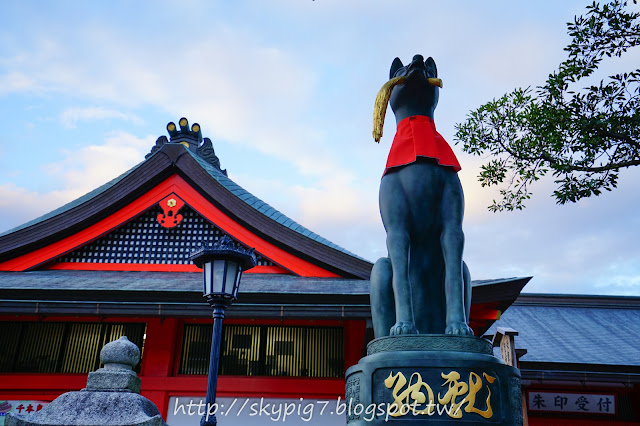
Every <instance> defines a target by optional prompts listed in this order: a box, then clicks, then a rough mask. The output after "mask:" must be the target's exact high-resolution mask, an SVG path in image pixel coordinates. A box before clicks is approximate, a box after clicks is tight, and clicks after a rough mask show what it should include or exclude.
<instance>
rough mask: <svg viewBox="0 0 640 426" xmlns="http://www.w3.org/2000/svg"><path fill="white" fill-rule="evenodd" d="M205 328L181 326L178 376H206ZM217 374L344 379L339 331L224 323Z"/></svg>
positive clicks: (208, 331) (208, 327) (208, 333)
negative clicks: (182, 330)
mask: <svg viewBox="0 0 640 426" xmlns="http://www.w3.org/2000/svg"><path fill="white" fill-rule="evenodd" d="M211 331H212V326H211V325H210V324H206V325H205V324H186V325H185V327H184V337H183V340H182V354H181V359H180V370H179V374H208V373H209V354H210V352H211ZM218 374H222V375H239V376H308V377H343V376H344V330H343V329H342V328H341V327H297V326H267V325H225V326H224V327H223V332H222V343H221V346H220V367H219V371H218Z"/></svg>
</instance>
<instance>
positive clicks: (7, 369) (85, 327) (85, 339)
mask: <svg viewBox="0 0 640 426" xmlns="http://www.w3.org/2000/svg"><path fill="white" fill-rule="evenodd" d="M145 329H146V325H145V324H144V323H90V322H85V323H71V322H4V321H2V322H0V341H1V342H2V350H1V351H0V372H2V373H18V372H21V373H88V372H90V371H94V370H97V369H98V368H99V367H100V350H101V349H102V347H103V346H104V345H105V344H107V343H109V342H111V341H113V340H117V339H119V338H120V337H121V336H127V338H128V339H129V340H130V341H131V342H133V343H135V344H136V345H137V346H138V347H139V348H140V350H142V348H143V344H144V333H145ZM139 365H140V364H138V366H137V367H136V368H137V369H136V371H138V369H139Z"/></svg>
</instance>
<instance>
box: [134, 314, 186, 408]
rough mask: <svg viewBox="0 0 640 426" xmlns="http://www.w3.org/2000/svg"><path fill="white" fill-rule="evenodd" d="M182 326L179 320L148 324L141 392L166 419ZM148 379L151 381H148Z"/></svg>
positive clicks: (141, 368)
mask: <svg viewBox="0 0 640 426" xmlns="http://www.w3.org/2000/svg"><path fill="white" fill-rule="evenodd" d="M180 325H181V321H179V320H178V319H176V318H166V319H160V318H153V319H150V320H149V321H148V322H147V334H146V340H145V342H144V353H143V356H142V365H141V366H140V379H141V381H142V383H141V392H140V393H141V395H142V396H144V397H146V398H149V399H150V400H151V401H152V402H153V403H154V404H156V405H157V406H158V409H159V410H160V414H162V416H163V417H164V418H165V419H166V417H167V409H168V405H169V391H170V389H169V387H168V384H169V379H168V378H169V377H171V376H173V373H174V372H173V365H174V362H175V359H176V357H177V356H178V352H179V350H180V349H179V345H180ZM147 378H148V379H150V380H145V379H147ZM162 378H165V380H162ZM151 383H153V384H151ZM163 383H164V384H165V385H167V386H163Z"/></svg>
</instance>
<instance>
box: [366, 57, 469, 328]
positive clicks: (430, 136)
mask: <svg viewBox="0 0 640 426" xmlns="http://www.w3.org/2000/svg"><path fill="white" fill-rule="evenodd" d="M437 77H438V71H437V68H436V64H435V62H434V60H433V59H432V58H428V59H427V60H426V61H425V60H424V58H423V57H422V56H421V55H415V56H414V57H413V60H412V61H411V62H410V63H409V64H407V65H406V66H405V65H403V64H402V62H401V61H400V59H399V58H396V59H395V60H394V61H393V63H392V65H391V70H390V72H389V78H390V79H391V80H393V84H395V86H394V87H393V89H392V91H391V92H390V98H389V103H390V104H391V109H392V110H393V112H394V114H395V117H396V123H397V130H396V136H395V138H394V141H393V144H392V148H391V150H390V152H389V158H388V160H387V167H386V169H385V172H384V175H383V177H382V180H381V182H380V198H379V202H380V214H381V216H382V222H383V224H384V228H385V230H386V232H387V240H386V242H387V251H388V257H383V258H381V259H379V260H378V261H377V262H376V263H375V265H374V266H373V269H372V271H371V314H372V318H373V326H374V333H375V336H376V337H383V336H388V335H402V334H443V333H444V334H455V335H473V331H472V330H471V329H470V328H469V326H468V323H469V310H470V306H471V278H470V274H469V270H468V268H467V265H466V264H465V263H464V262H463V260H462V253H463V249H464V234H463V231H462V218H463V215H464V195H463V193H462V186H461V184H460V179H459V178H458V174H457V172H458V170H460V165H459V163H458V160H457V159H456V157H455V154H454V153H453V151H452V150H451V148H450V147H449V145H448V144H447V142H446V141H445V140H444V139H443V138H442V136H441V135H440V134H439V133H438V132H437V131H436V129H435V125H434V122H433V115H434V110H435V108H436V106H437V104H438V96H439V90H440V89H439V87H438V85H440V86H441V80H439V79H438V78H437ZM390 83H392V82H391V81H390ZM384 110H386V100H385V101H384V107H383V112H382V122H384ZM380 135H381V130H380ZM374 137H375V130H374Z"/></svg>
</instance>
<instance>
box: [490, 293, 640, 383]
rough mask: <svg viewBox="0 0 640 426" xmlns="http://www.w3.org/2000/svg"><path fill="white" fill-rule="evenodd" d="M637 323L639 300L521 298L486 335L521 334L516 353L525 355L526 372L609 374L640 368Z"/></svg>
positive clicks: (525, 296)
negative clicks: (618, 369)
mask: <svg viewBox="0 0 640 426" xmlns="http://www.w3.org/2000/svg"><path fill="white" fill-rule="evenodd" d="M639 324H640V297H624V296H579V295H543V294H535V295H534V294H523V295H520V297H519V298H518V299H517V300H516V301H515V302H514V303H513V305H512V306H511V307H510V308H509V310H508V311H506V312H505V313H504V314H503V315H502V317H501V318H500V320H499V321H497V322H495V323H494V324H493V325H492V326H491V328H490V329H489V330H488V331H487V332H486V333H485V335H493V334H495V332H496V328H497V327H508V328H512V329H515V330H516V331H518V332H519V335H518V336H516V338H515V343H516V348H517V349H526V350H527V353H526V354H525V355H523V356H522V357H521V359H520V361H521V368H522V369H523V370H526V369H529V368H533V369H538V370H539V369H540V367H541V366H544V365H547V366H549V365H555V366H554V367H553V369H556V370H557V369H560V370H575V369H589V368H590V366H593V368H594V369H596V370H597V371H607V370H606V366H633V367H640V346H638V342H640V326H639ZM550 369H551V368H550ZM632 369H633V368H631V369H628V370H625V373H629V372H630V371H631V370H632ZM635 373H636V374H640V369H638V368H635Z"/></svg>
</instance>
